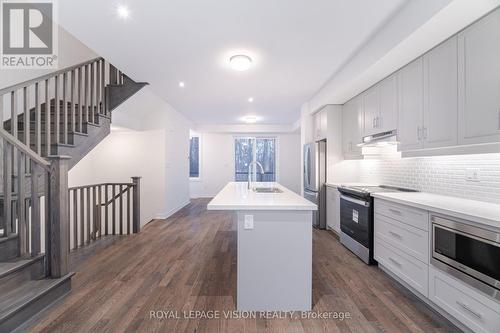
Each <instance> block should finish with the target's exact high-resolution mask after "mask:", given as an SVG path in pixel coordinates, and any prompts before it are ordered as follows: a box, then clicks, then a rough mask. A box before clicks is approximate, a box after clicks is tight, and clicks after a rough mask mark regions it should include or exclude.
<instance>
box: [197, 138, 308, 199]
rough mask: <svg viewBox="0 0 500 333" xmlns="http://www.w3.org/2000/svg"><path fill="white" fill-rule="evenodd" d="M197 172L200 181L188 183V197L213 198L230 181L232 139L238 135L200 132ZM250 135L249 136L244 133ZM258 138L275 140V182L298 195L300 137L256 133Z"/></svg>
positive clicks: (232, 165) (232, 150)
mask: <svg viewBox="0 0 500 333" xmlns="http://www.w3.org/2000/svg"><path fill="white" fill-rule="evenodd" d="M200 135H201V173H200V180H196V181H191V183H190V192H191V197H192V198H197V197H213V196H214V195H216V194H217V193H218V192H219V191H220V190H221V189H222V188H223V187H224V186H225V185H226V184H227V183H228V182H231V181H234V136H235V135H238V136H241V135H242V134H241V133H238V134H233V133H209V132H206V133H200ZM245 135H248V136H251V135H252V134H249V133H246V134H245ZM258 136H272V137H276V138H277V140H278V151H277V157H278V165H277V169H278V182H279V183H281V184H282V185H284V186H285V187H287V188H289V189H290V190H293V191H295V192H297V193H300V188H301V185H300V181H301V171H300V165H301V163H300V161H301V155H300V154H301V153H300V152H301V148H300V147H301V145H300V134H299V133H291V134H272V133H267V134H263V133H259V134H258Z"/></svg>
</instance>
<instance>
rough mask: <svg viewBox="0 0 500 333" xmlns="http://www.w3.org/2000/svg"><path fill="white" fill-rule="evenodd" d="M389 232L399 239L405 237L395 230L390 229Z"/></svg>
mask: <svg viewBox="0 0 500 333" xmlns="http://www.w3.org/2000/svg"><path fill="white" fill-rule="evenodd" d="M389 233H390V234H391V235H392V236H393V237H394V238H397V239H403V236H401V235H400V234H398V233H396V232H394V231H389Z"/></svg>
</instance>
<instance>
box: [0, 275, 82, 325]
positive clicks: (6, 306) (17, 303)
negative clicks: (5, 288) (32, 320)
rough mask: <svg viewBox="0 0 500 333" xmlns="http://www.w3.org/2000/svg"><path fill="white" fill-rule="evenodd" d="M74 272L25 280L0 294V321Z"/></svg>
mask: <svg viewBox="0 0 500 333" xmlns="http://www.w3.org/2000/svg"><path fill="white" fill-rule="evenodd" d="M73 274H74V273H70V274H68V275H66V276H63V277H62V278H58V279H50V278H47V279H41V280H32V281H27V282H25V283H23V284H22V285H20V286H19V287H17V288H14V289H12V290H10V291H9V292H7V293H4V294H2V295H0V322H2V321H3V320H5V319H7V318H8V317H10V316H11V315H12V314H14V313H16V312H17V311H19V310H21V309H22V308H24V307H25V306H26V305H28V304H29V303H30V302H32V301H34V300H36V299H38V298H40V297H42V296H43V295H45V294H46V293H48V292H49V291H50V290H52V289H54V288H55V287H57V286H59V285H60V284H61V283H63V282H65V281H66V280H67V279H69V278H71V276H73Z"/></svg>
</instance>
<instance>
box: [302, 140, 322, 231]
mask: <svg viewBox="0 0 500 333" xmlns="http://www.w3.org/2000/svg"><path fill="white" fill-rule="evenodd" d="M325 182H326V140H321V141H318V142H314V143H308V144H306V145H304V198H306V199H308V200H309V201H312V202H314V203H315V204H316V205H318V210H317V211H316V212H315V214H314V216H313V226H314V227H315V228H319V229H325V228H326V187H325Z"/></svg>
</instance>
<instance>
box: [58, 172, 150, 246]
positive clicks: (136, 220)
mask: <svg viewBox="0 0 500 333" xmlns="http://www.w3.org/2000/svg"><path fill="white" fill-rule="evenodd" d="M68 197H69V198H70V204H69V221H70V233H69V234H70V235H71V236H70V238H71V239H70V248H71V249H77V248H80V247H83V246H86V245H88V244H89V243H91V242H92V241H95V240H97V239H99V238H100V237H102V236H108V235H130V234H131V233H138V232H139V231H140V228H141V226H140V177H132V182H131V183H101V184H92V185H84V186H76V187H71V188H69V190H68Z"/></svg>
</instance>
